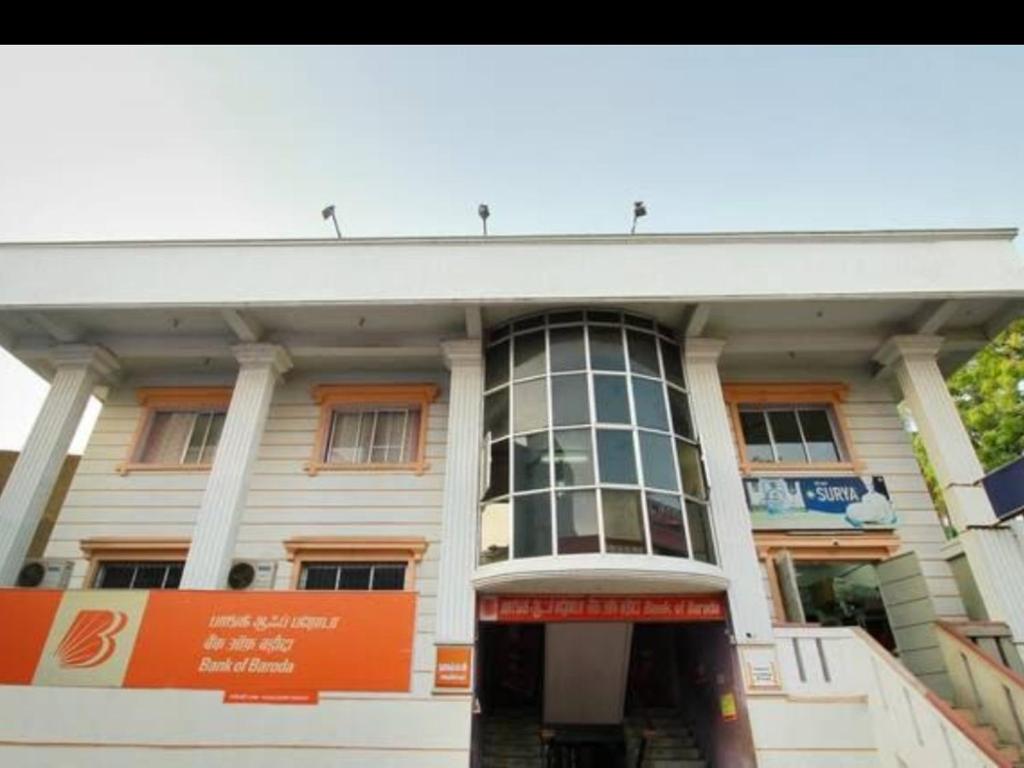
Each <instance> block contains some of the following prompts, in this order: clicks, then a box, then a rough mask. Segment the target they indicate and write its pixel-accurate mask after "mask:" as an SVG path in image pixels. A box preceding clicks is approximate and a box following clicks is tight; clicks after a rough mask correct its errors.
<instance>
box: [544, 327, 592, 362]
mask: <svg viewBox="0 0 1024 768" xmlns="http://www.w3.org/2000/svg"><path fill="white" fill-rule="evenodd" d="M586 367H587V350H586V348H585V346H584V344H583V328H582V327H577V328H552V329H551V370H552V371H582V370H585V369H586Z"/></svg>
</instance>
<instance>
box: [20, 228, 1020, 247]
mask: <svg viewBox="0 0 1024 768" xmlns="http://www.w3.org/2000/svg"><path fill="white" fill-rule="evenodd" d="M1017 234H1018V230H1017V228H1016V227H1001V228H979V229H864V230H822V231H775V232H686V233H673V232H663V233H644V234H637V235H628V234H564V235H489V236H487V237H483V236H480V235H466V236H461V235H444V236H403V237H347V238H343V239H340V240H339V239H338V238H262V239H261V238H240V239H230V238H224V239H198V240H187V239H183V240H66V241H59V240H56V241H24V242H17V241H5V242H0V248H140V247H150V248H160V247H183V246H204V247H235V246H247V247H254V246H281V245H288V246H324V245H333V246H339V247H347V246H356V245H381V246H384V245H484V244H487V245H495V244H516V243H523V244H543V243H550V244H573V243H607V244H621V245H626V244H628V245H649V244H665V243H680V244H684V243H719V242H721V243H729V242H817V241H821V242H843V241H848V242H849V241H854V242H855V241H893V242H900V241H934V240H946V241H955V240H1013V239H1014V238H1016V237H1017Z"/></svg>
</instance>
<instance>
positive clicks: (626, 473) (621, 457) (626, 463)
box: [597, 429, 636, 485]
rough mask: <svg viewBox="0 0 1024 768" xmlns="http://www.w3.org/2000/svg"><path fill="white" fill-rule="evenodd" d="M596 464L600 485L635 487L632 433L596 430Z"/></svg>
mask: <svg viewBox="0 0 1024 768" xmlns="http://www.w3.org/2000/svg"><path fill="white" fill-rule="evenodd" d="M597 464H598V467H600V472H601V482H602V483H619V484H622V485H636V459H635V457H634V456H633V433H632V432H629V431H625V430H618V429H616V430H612V429H599V430H597Z"/></svg>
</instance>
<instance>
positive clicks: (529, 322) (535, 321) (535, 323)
mask: <svg viewBox="0 0 1024 768" xmlns="http://www.w3.org/2000/svg"><path fill="white" fill-rule="evenodd" d="M542 325H544V315H534V316H533V317H528V318H526V319H525V320H517V321H516V330H517V331H527V330H529V329H530V328H539V327H540V326H542Z"/></svg>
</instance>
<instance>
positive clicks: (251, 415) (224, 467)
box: [181, 344, 292, 589]
mask: <svg viewBox="0 0 1024 768" xmlns="http://www.w3.org/2000/svg"><path fill="white" fill-rule="evenodd" d="M232 350H233V351H234V353H235V357H236V358H237V360H238V363H239V366H240V367H239V370H238V378H237V380H236V381H235V388H234V391H233V392H232V393H231V403H230V405H229V406H228V413H227V417H226V418H225V420H224V430H223V431H222V432H221V435H220V441H219V442H218V444H217V453H216V455H215V456H214V459H213V467H212V468H211V469H210V478H209V480H208V481H207V483H206V492H205V493H204V494H203V500H202V503H201V504H200V507H199V515H198V517H197V519H196V527H195V532H194V533H193V536H192V546H191V547H190V548H189V552H188V559H187V560H186V561H185V572H184V573H183V574H182V577H181V588H182V589H224V588H225V585H226V584H227V577H228V571H229V570H230V568H231V558H232V556H233V555H234V551H235V537H236V535H237V533H238V524H239V522H240V520H241V519H242V511H243V510H244V509H245V500H246V496H247V495H248V490H249V478H250V476H251V475H252V468H253V465H254V464H255V463H256V453H257V451H258V450H259V446H260V439H261V438H262V436H263V427H264V425H265V424H266V422H267V414H268V413H269V411H270V401H271V399H272V398H273V396H274V387H275V385H276V384H277V381H278V379H279V378H280V376H281V374H283V373H285V372H286V371H288V370H289V369H291V367H292V363H291V359H290V358H289V357H288V353H287V352H285V350H284V348H283V347H280V346H277V345H274V344H241V345H239V346H236V347H233V348H232Z"/></svg>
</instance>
